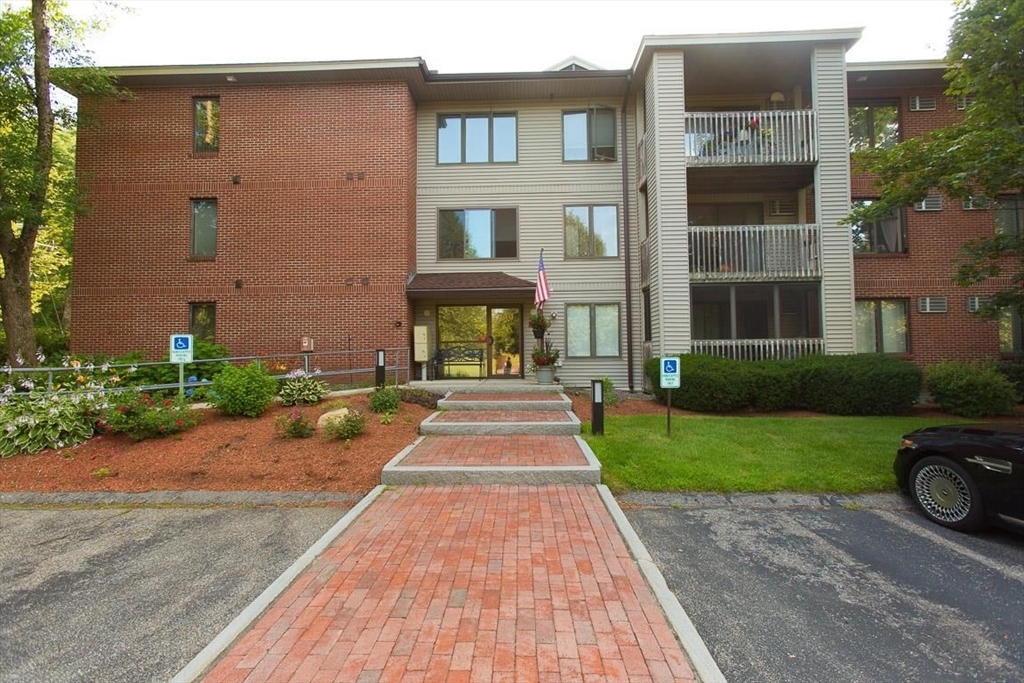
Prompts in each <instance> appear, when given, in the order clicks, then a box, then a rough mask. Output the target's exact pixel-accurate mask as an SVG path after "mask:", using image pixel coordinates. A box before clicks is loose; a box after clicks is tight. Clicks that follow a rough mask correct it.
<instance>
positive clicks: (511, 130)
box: [437, 113, 518, 164]
mask: <svg viewBox="0 0 1024 683" xmlns="http://www.w3.org/2000/svg"><path fill="white" fill-rule="evenodd" d="M516 126H517V121H516V115H515V114H513V113H504V114H490V113H480V114H439V115H438V117H437V163H439V164H490V163H494V164H498V163H512V162H515V161H516V159H517V154H518V150H517V146H516V145H517V141H516V137H517V129H516Z"/></svg>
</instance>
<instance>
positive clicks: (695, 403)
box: [644, 354, 751, 413]
mask: <svg viewBox="0 0 1024 683" xmlns="http://www.w3.org/2000/svg"><path fill="white" fill-rule="evenodd" d="M644 369H645V371H646V372H647V376H648V377H649V378H650V379H651V384H652V385H653V386H654V387H655V389H654V395H655V396H656V397H657V398H658V400H660V401H665V400H666V394H667V392H666V391H665V390H664V389H661V388H660V386H659V384H660V376H661V364H660V359H658V358H652V359H651V360H649V361H647V364H646V366H645V368H644ZM679 376H680V387H679V389H673V390H672V405H673V406H675V407H677V408H684V409H686V410H696V411H700V412H709V413H721V412H728V411H731V410H739V409H741V408H746V407H747V406H749V405H750V395H751V375H750V372H749V370H748V366H747V365H746V364H744V363H741V362H740V361H735V360H731V359H729V358H719V357H718V356H703V355H697V354H683V355H681V356H680V357H679Z"/></svg>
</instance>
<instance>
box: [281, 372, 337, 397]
mask: <svg viewBox="0 0 1024 683" xmlns="http://www.w3.org/2000/svg"><path fill="white" fill-rule="evenodd" d="M330 391H331V388H330V387H329V386H328V385H327V382H324V381H323V380H320V379H318V378H317V376H316V375H311V374H309V373H307V372H305V371H304V370H293V371H292V372H290V373H288V376H287V377H286V378H285V380H284V384H282V385H281V402H282V403H284V404H285V405H286V406H294V405H299V404H302V405H310V406H311V405H316V404H317V403H319V402H320V399H322V398H323V397H324V396H326V395H327V394H329V393H330Z"/></svg>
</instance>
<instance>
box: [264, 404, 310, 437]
mask: <svg viewBox="0 0 1024 683" xmlns="http://www.w3.org/2000/svg"><path fill="white" fill-rule="evenodd" d="M274 431H275V432H276V433H277V435H278V436H280V437H282V438H285V439H308V438H309V437H311V436H313V434H314V433H315V432H316V426H314V425H313V423H312V422H310V421H309V419H308V418H307V417H306V415H305V414H304V413H303V412H302V411H301V410H299V409H298V408H292V409H291V410H290V411H289V412H288V414H287V415H278V416H277V417H276V418H274Z"/></svg>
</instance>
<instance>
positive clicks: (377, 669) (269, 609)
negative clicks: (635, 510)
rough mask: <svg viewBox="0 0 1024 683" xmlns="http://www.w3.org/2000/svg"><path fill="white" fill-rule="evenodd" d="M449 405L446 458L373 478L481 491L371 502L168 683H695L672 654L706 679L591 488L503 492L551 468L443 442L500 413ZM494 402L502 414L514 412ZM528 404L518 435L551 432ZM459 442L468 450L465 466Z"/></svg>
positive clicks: (633, 550) (687, 628)
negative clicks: (408, 472) (538, 428)
mask: <svg viewBox="0 0 1024 683" xmlns="http://www.w3.org/2000/svg"><path fill="white" fill-rule="evenodd" d="M458 398H459V403H458V405H459V407H460V408H459V409H458V410H448V411H445V413H444V418H445V419H444V420H435V422H436V424H437V425H442V424H450V425H454V426H455V429H456V433H457V434H460V436H458V442H459V447H458V448H453V449H451V450H448V449H447V448H441V449H439V448H438V447H437V446H436V445H435V444H437V443H441V444H444V443H445V441H444V439H449V438H453V437H446V436H426V437H422V439H421V440H419V441H418V442H417V444H416V445H415V446H413V447H410V448H408V449H406V450H405V451H403V452H402V454H400V455H399V456H397V457H396V461H398V462H393V463H392V464H389V467H390V466H396V467H398V468H400V467H401V466H402V464H403V463H402V462H401V461H402V460H404V459H406V458H408V457H410V456H411V454H414V453H416V449H417V448H424V450H423V451H421V452H420V454H419V455H420V460H419V461H418V462H420V463H422V462H423V458H424V457H427V454H429V458H427V459H428V461H430V462H432V463H437V462H438V461H443V463H444V465H445V466H444V467H440V468H437V469H438V470H440V472H437V473H432V472H430V471H427V472H425V473H424V470H430V469H432V468H422V467H420V468H417V471H418V472H420V476H423V477H426V478H427V479H429V478H430V477H431V476H435V475H437V476H440V477H442V478H440V479H439V480H440V481H442V482H449V481H451V476H452V470H453V469H454V470H456V471H457V472H462V471H465V470H469V469H473V468H477V469H476V471H475V473H474V476H475V477H476V478H477V479H478V480H479V479H480V478H481V477H483V478H486V477H487V476H489V475H488V474H487V472H491V471H493V472H495V476H497V477H498V479H497V480H496V481H495V483H473V484H450V483H443V484H438V483H430V482H429V481H425V483H424V484H423V485H418V486H412V485H406V486H400V487H393V488H385V487H383V486H381V487H378V488H377V489H375V490H374V492H373V493H371V494H370V495H369V496H368V497H367V499H366V500H364V502H363V503H361V504H360V506H359V507H358V508H357V509H355V510H353V512H352V513H351V514H350V515H349V516H347V519H346V520H343V522H342V523H339V525H338V526H337V527H336V529H335V530H333V531H334V534H333V535H332V534H329V535H328V536H329V537H325V539H322V547H314V548H313V549H311V551H310V553H307V555H308V556H309V557H307V558H306V562H305V564H304V565H303V566H301V567H297V568H296V571H294V572H293V573H292V574H290V575H286V576H282V577H281V579H279V581H278V582H276V583H277V584H279V585H278V589H277V590H274V591H272V590H271V589H268V592H267V594H265V596H261V598H263V599H262V600H258V601H257V603H255V604H254V605H253V606H251V607H250V609H249V610H247V612H249V613H250V614H249V615H240V617H239V618H238V619H236V620H235V622H234V623H233V624H232V626H230V627H229V628H228V629H226V630H225V633H223V634H222V635H221V637H219V638H218V640H217V641H215V642H214V643H211V646H210V647H208V648H207V649H206V650H204V651H203V653H200V656H199V657H197V658H196V660H195V661H194V662H193V663H192V664H190V665H189V667H186V668H185V669H183V670H182V672H180V673H179V674H178V676H177V677H175V679H174V680H175V681H192V680H203V681H206V682H208V683H226V682H243V681H244V682H246V683H254V682H267V683H270V682H273V681H281V682H288V681H294V682H296V683H316V682H320V681H323V682H327V681H331V682H334V681H337V682H341V681H353V682H358V683H382V682H386V681H409V682H418V681H423V682H427V681H450V682H454V683H457V682H459V681H463V682H474V681H480V682H485V683H498V682H504V681H508V682H510V683H511V682H515V683H519V682H529V681H538V682H544V681H550V682H552V683H553V682H555V681H594V682H595V683H596V682H598V681H612V682H614V681H622V682H624V683H625V682H627V681H628V682H634V681H636V682H641V683H642V682H654V681H693V680H696V676H695V675H694V669H693V668H692V667H691V663H690V661H689V660H688V658H687V656H686V654H685V653H684V649H683V648H682V647H681V645H680V640H679V638H682V639H683V641H684V642H686V643H687V647H688V650H690V656H691V658H694V659H695V661H696V663H697V666H698V669H699V670H700V671H701V672H702V674H703V676H702V677H703V678H704V679H713V678H714V679H720V678H721V673H720V672H718V670H717V666H715V665H714V662H713V660H711V659H710V655H708V654H707V651H706V648H704V645H703V642H701V641H700V639H699V636H697V635H696V632H695V631H693V630H692V625H691V624H690V623H689V620H688V618H686V615H685V613H684V612H682V609H681V608H680V607H679V605H678V602H676V601H675V598H674V596H672V594H671V593H670V592H669V591H668V590H667V588H665V587H664V583H663V580H662V579H661V577H660V573H658V572H657V569H656V568H654V566H653V563H650V560H649V558H648V557H646V553H645V551H644V550H643V547H642V545H640V544H639V540H638V539H636V538H635V535H633V534H632V530H631V529H626V531H627V534H626V535H627V540H628V541H629V543H628V544H627V540H624V538H623V533H622V531H623V529H621V527H622V525H625V526H626V527H628V523H626V522H625V517H624V516H622V515H621V512H620V511H618V507H617V504H616V503H615V502H614V499H612V498H611V495H610V494H609V493H608V491H607V489H606V488H605V487H603V486H595V485H592V484H581V483H541V484H534V483H531V484H530V485H525V484H510V483H506V482H507V477H508V475H509V472H508V470H509V469H512V470H519V471H520V472H521V473H522V476H523V480H524V481H525V480H529V477H528V472H529V471H530V470H531V469H532V468H533V467H535V466H536V463H544V464H545V465H550V464H551V462H553V459H552V458H551V457H548V456H545V455H544V454H543V453H539V452H536V451H535V450H534V449H536V448H538V446H542V444H538V443H537V441H536V440H537V438H538V437H537V436H533V435H529V436H525V435H524V436H515V435H507V432H505V431H504V429H505V428H506V427H507V425H508V424H509V423H510V420H509V419H502V418H500V417H499V419H498V420H495V421H494V424H496V425H498V427H499V433H501V434H505V435H504V436H502V437H494V436H490V435H487V434H486V433H484V434H481V435H479V436H466V435H465V434H466V432H464V431H462V430H461V428H460V427H459V425H464V424H475V425H478V426H480V425H484V424H485V423H486V422H487V421H486V420H482V419H481V418H482V417H483V416H484V415H485V414H487V413H493V412H494V411H495V410H496V408H497V409H499V411H500V408H502V406H500V405H499V406H495V403H496V402H499V403H500V401H501V398H500V397H496V396H495V395H494V394H493V393H489V394H486V395H483V394H482V395H481V403H480V404H479V405H478V406H475V407H474V406H472V405H471V404H472V401H473V397H472V396H471V395H467V394H465V393H462V392H460V394H459V396H458ZM518 398H519V399H522V397H518ZM562 398H564V396H563V397H562ZM511 399H512V397H511V396H510V403H509V405H508V406H506V407H507V409H508V410H507V411H505V412H516V411H519V410H521V409H522V403H518V404H516V405H513V403H512V402H511ZM453 405H454V404H453ZM546 405H547V406H548V408H546V409H544V410H545V411H546V414H545V416H544V417H539V416H540V415H541V414H542V413H541V411H537V417H538V418H539V419H534V418H526V419H529V423H530V424H543V423H548V424H560V423H561V422H562V421H561V420H559V419H557V418H555V417H552V415H553V413H554V412H557V410H558V408H564V405H558V404H550V403H546ZM536 406H541V402H538V403H537V404H536ZM552 409H553V411H552ZM463 410H465V411H466V412H467V413H472V414H470V415H467V416H466V419H465V420H463V419H461V418H460V413H462V412H463ZM528 410H533V409H528ZM521 417H522V416H520V415H518V414H516V416H515V419H514V420H512V423H516V424H519V423H520V422H519V419H520V418H521ZM577 425H578V422H577ZM482 428H483V430H485V431H486V429H487V427H486V426H484V427H482ZM495 438H497V439H499V441H498V442H495V441H494V439H495ZM551 438H558V439H566V438H568V439H574V437H565V436H560V437H551ZM476 439H479V440H481V442H486V443H481V444H480V445H479V447H478V448H475V449H474V448H473V446H472V442H473V441H474V440H476ZM432 440H433V441H432ZM565 443H566V442H562V447H561V448H560V449H556V450H559V451H560V453H559V455H558V456H557V457H556V458H554V460H558V461H560V460H564V459H566V458H568V459H570V460H577V459H576V458H574V457H573V456H571V455H566V454H565V453H564V452H561V451H564V449H565ZM570 443H573V444H581V445H580V446H579V448H580V449H581V450H582V449H585V450H586V451H589V448H586V445H585V442H583V441H582V440H581V439H578V440H573V441H571V442H570ZM447 445H452V444H447ZM442 451H447V453H442ZM510 453H511V454H510ZM517 454H518V455H517ZM524 454H528V455H527V456H526V457H524ZM589 457H590V458H592V454H589ZM413 460H414V461H415V460H416V457H413ZM453 460H462V462H453ZM578 462H584V463H585V462H588V457H587V454H585V453H580V454H579V458H578ZM510 463H511V465H510ZM547 469H548V470H551V469H559V468H552V467H547ZM563 469H564V468H563ZM534 474H536V472H534ZM457 476H462V475H457ZM559 476H564V473H563V474H561V475H559ZM445 477H446V478H445ZM530 481H532V480H530ZM616 514H617V516H618V519H616ZM617 523H618V526H617ZM638 560H639V561H640V562H641V563H643V566H642V568H641V566H639V565H638ZM648 565H649V566H648ZM286 574H287V573H286ZM645 576H646V579H645ZM652 577H653V581H652ZM649 581H651V582H652V583H653V585H654V586H655V590H653V591H652V589H651V587H649V585H648V582H649ZM271 588H274V587H271ZM666 615H668V618H667V617H666ZM257 617H258V618H257ZM218 641H219V643H218ZM232 641H235V642H233V643H232ZM229 644H230V647H227V645H229ZM218 657H219V659H218ZM213 662H216V663H215V664H214V665H213V666H212V667H210V664H211V663H213ZM207 670H208V671H207ZM204 673H205V676H204V677H202V678H200V675H201V674H204Z"/></svg>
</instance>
